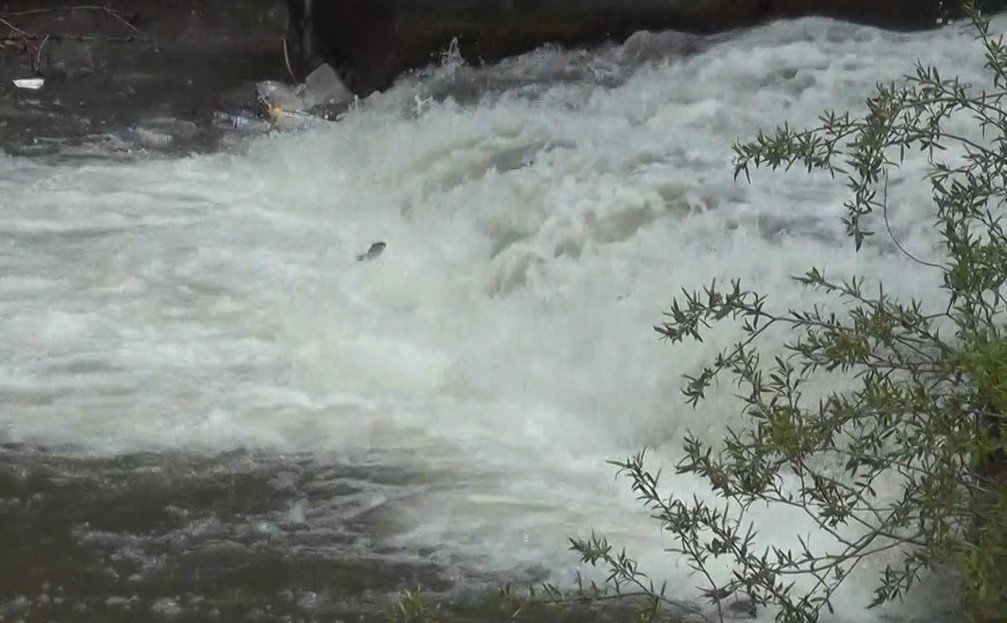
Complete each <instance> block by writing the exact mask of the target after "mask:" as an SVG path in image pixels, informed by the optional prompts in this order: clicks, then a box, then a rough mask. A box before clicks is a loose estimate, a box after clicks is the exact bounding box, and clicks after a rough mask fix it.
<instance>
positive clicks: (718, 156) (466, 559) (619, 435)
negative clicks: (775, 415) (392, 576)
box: [0, 19, 1007, 620]
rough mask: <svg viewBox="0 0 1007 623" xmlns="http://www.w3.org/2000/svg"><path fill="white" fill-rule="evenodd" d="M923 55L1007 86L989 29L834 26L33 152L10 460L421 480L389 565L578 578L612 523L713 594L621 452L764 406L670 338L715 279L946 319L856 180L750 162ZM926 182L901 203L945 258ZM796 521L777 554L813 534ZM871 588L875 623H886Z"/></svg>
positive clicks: (19, 257) (15, 341)
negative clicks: (298, 460) (212, 466)
mask: <svg viewBox="0 0 1007 623" xmlns="http://www.w3.org/2000/svg"><path fill="white" fill-rule="evenodd" d="M1005 25H1007V22H1005V21H1004V20H1002V19H998V20H997V21H996V22H995V23H994V26H995V27H997V28H1000V29H1003V27H1004V26H1005ZM917 59H920V60H922V61H923V62H924V63H934V64H938V65H939V66H941V67H946V68H948V70H949V72H950V71H956V72H958V73H959V74H960V75H961V77H962V78H963V80H965V81H968V82H980V81H981V74H982V65H981V63H982V54H981V53H980V52H979V51H978V48H977V46H976V45H975V44H974V42H973V38H972V35H971V32H970V31H969V30H968V28H966V27H965V26H959V25H955V26H950V27H947V28H944V29H942V30H939V31H935V32H928V33H920V34H894V33H887V32H882V31H879V30H875V29H871V28H865V27H860V26H852V25H846V24H842V23H838V22H834V21H829V20H822V19H806V20H800V21H796V22H781V23H776V24H772V25H769V26H766V27H762V28H758V29H753V30H748V31H744V32H740V33H734V34H730V35H723V36H718V37H715V38H706V39H702V38H692V37H685V36H682V35H675V34H665V35H644V34H641V35H637V36H635V37H634V38H633V39H631V40H630V41H629V42H628V43H627V44H625V45H623V46H609V47H605V48H601V49H597V50H592V51H589V52H576V51H559V50H553V49H544V50H539V51H536V52H534V53H531V54H527V55H525V56H522V57H520V58H517V59H513V60H510V61H506V62H503V63H500V64H497V65H493V66H488V67H472V66H468V65H465V64H463V63H460V62H458V61H457V59H455V58H447V59H446V61H445V62H444V63H443V64H442V65H440V66H438V67H435V68H431V69H429V70H427V71H425V72H421V73H420V74H418V75H415V76H409V77H405V78H403V79H401V80H400V81H399V82H398V83H397V84H396V85H395V86H394V87H393V88H392V89H390V90H389V91H388V92H386V93H384V94H376V95H374V96H372V97H370V98H367V99H365V100H363V101H361V102H360V103H359V104H358V105H357V106H356V107H354V108H353V109H352V110H350V111H349V112H348V113H347V114H345V115H344V116H343V117H342V118H341V119H340V120H339V121H338V122H336V123H321V122H319V123H316V124H309V126H308V127H306V128H301V129H292V130H289V131H286V132H279V133H274V134H271V135H269V136H264V137H259V138H251V139H249V140H248V141H247V142H245V143H243V144H241V145H240V146H239V147H236V148H234V149H229V150H224V151H222V152H220V153H215V154H211V155H199V156H191V157H180V158H164V157H153V156H152V157H149V158H143V157H141V158H138V159H133V160H128V161H125V162H122V161H112V160H101V159H97V160H94V159H89V160H83V161H73V160H71V161H66V162H59V163H53V162H48V161H42V160H32V159H19V158H11V157H2V158H0V316H2V322H0V405H2V410H0V442H2V443H31V444H39V445H41V446H44V447H46V448H49V449H50V450H51V451H61V452H68V453H84V454H88V455H94V456H109V455H118V454H126V453H132V452H137V451H151V452H157V453H172V452H195V453H215V452H226V451H229V450H234V449H237V448H251V449H254V450H255V451H261V452H264V453H273V454H276V455H279V456H284V455H286V454H298V455H299V456H300V455H304V454H309V455H311V456H313V457H317V458H316V460H318V461H323V462H324V461H326V460H338V461H341V462H348V463H356V464H360V465H379V466H385V467H387V466H395V467H403V468H406V469H408V470H410V472H411V473H416V474H420V475H424V477H422V478H419V480H418V481H417V483H416V484H415V486H412V488H409V489H408V490H407V491H406V492H405V493H401V494H399V495H398V497H393V498H390V497H388V495H387V494H386V493H385V492H384V491H383V490H382V489H380V488H379V487H376V488H375V489H374V490H373V491H372V494H371V495H370V497H368V499H367V501H366V502H364V504H365V505H369V507H375V508H376V507H382V508H384V509H385V510H384V514H383V522H384V523H383V527H382V530H381V531H380V535H379V537H376V539H377V541H376V543H375V545H374V546H375V549H376V550H379V549H381V548H382V547H394V548H398V551H415V552H423V554H422V555H423V556H425V557H427V558H429V559H431V560H434V561H436V562H438V563H439V564H444V565H447V566H450V565H458V566H461V567H468V568H475V569H479V570H481V571H485V572H487V573H494V572H499V573H504V574H506V573H525V572H526V571H527V570H529V569H532V570H535V569H538V570H545V572H546V573H548V574H549V577H551V578H552V579H556V580H557V581H560V582H566V581H569V579H570V577H571V575H572V572H573V571H574V570H575V568H576V567H575V562H576V561H575V560H574V558H573V557H571V555H570V554H569V553H567V552H566V551H565V549H566V540H565V538H566V536H567V535H568V534H584V533H586V532H587V531H589V530H591V529H596V530H598V531H600V532H603V533H606V534H608V535H610V536H611V537H612V540H613V541H615V542H617V543H620V544H624V545H626V546H627V547H629V549H630V550H633V551H636V552H638V553H639V554H640V557H641V558H642V559H643V560H644V561H645V563H646V564H647V565H648V568H649V569H650V570H651V571H653V572H654V573H655V575H657V576H663V577H668V578H671V579H672V580H673V582H676V583H678V585H679V586H681V590H678V591H676V592H678V593H680V594H681V595H683V596H689V595H691V590H690V588H689V586H690V585H691V583H692V580H689V579H687V578H686V567H685V565H683V564H681V563H680V562H676V561H673V560H669V559H668V557H667V556H665V555H664V554H662V553H661V552H660V551H659V547H660V543H661V541H660V535H659V534H658V533H657V530H656V527H655V526H654V525H653V524H652V522H649V521H648V520H647V519H646V517H645V516H644V515H643V514H641V512H640V510H639V509H638V508H637V506H636V504H635V503H634V501H633V499H632V496H631V495H630V493H629V492H628V490H627V487H626V486H625V483H624V482H616V481H615V480H614V479H613V475H614V473H613V470H612V468H611V467H610V466H608V465H606V463H605V461H606V460H609V459H621V458H624V457H626V456H627V455H629V454H631V453H635V452H636V451H637V450H639V449H640V448H642V447H643V446H645V445H646V446H650V447H651V448H652V450H651V456H652V458H653V460H654V465H655V466H658V465H662V464H663V465H666V466H667V465H669V464H671V463H672V462H673V461H674V460H675V457H676V456H677V452H678V449H679V447H680V444H681V440H682V436H683V434H684V433H685V432H686V431H687V430H691V431H693V432H695V433H697V434H699V435H701V436H702V437H704V438H705V439H707V440H711V441H714V440H716V439H718V438H719V437H720V435H722V433H723V430H724V427H725V426H726V425H728V424H729V423H730V422H731V421H732V420H733V414H734V413H736V411H737V409H736V403H735V402H734V400H733V398H732V396H731V392H732V389H731V388H730V387H724V386H721V387H719V388H718V389H717V390H716V392H714V394H713V395H712V396H711V398H710V399H709V400H707V401H705V402H703V403H701V404H700V405H699V408H698V409H696V410H692V409H691V408H689V407H687V406H686V405H685V403H684V401H683V398H682V396H681V393H680V388H681V376H682V374H685V373H688V372H691V371H694V370H696V368H697V367H698V366H699V365H700V364H702V363H703V362H704V361H705V360H706V359H707V358H708V357H710V355H711V354H712V353H714V352H715V349H716V348H718V347H721V346H724V345H726V344H728V343H730V341H731V340H732V338H733V337H734V335H733V334H732V332H731V331H730V330H719V331H718V330H715V331H713V332H712V333H711V334H710V336H709V339H707V340H706V342H705V343H703V344H693V343H689V344H685V345H681V346H675V347H672V346H669V345H668V344H666V343H662V342H661V341H659V339H658V336H657V334H656V333H655V332H654V331H653V329H652V326H653V325H655V324H657V323H659V322H660V321H661V319H662V316H661V313H662V311H663V310H665V309H666V308H667V307H668V305H669V304H670V303H671V301H672V299H673V298H674V297H675V296H676V295H677V294H678V292H679V291H680V290H681V289H682V288H688V289H692V288H696V287H700V286H702V285H704V284H706V283H709V282H710V280H711V279H713V278H717V279H718V280H727V279H730V278H734V277H738V278H741V279H742V280H743V281H744V282H745V283H746V284H748V285H750V286H751V287H754V288H757V289H759V290H761V291H762V292H765V293H766V294H768V295H769V297H770V301H771V303H772V304H773V305H776V306H779V307H781V308H782V307H786V306H793V305H802V304H806V303H807V302H808V301H809V298H808V295H807V293H805V292H802V291H801V290H800V289H799V288H798V287H797V286H795V285H794V284H793V283H792V282H791V281H790V276H791V275H793V274H797V273H800V272H803V271H804V270H805V269H806V268H807V267H809V266H811V265H818V266H824V267H826V268H828V269H830V271H832V272H833V273H836V274H865V275H868V276H870V277H871V278H873V279H877V278H879V277H880V278H882V279H884V280H885V282H886V286H887V287H886V289H887V290H888V292H890V293H891V294H897V295H902V296H918V297H921V298H923V299H924V300H932V296H933V292H934V286H935V284H936V283H937V276H936V275H935V274H933V272H932V271H928V270H927V269H926V268H925V267H921V266H918V265H914V264H912V263H910V262H907V261H904V260H903V259H902V257H901V256H900V255H898V254H897V253H896V252H895V251H894V249H892V248H891V246H890V245H887V244H885V243H884V241H883V240H880V239H879V240H878V241H877V242H876V243H872V244H870V245H868V246H867V247H866V248H865V250H864V251H862V252H860V253H859V254H856V253H854V251H853V245H852V244H851V242H850V241H849V240H848V239H846V238H845V237H844V235H843V232H842V227H841V225H840V223H839V219H840V217H841V216H842V214H843V207H842V203H843V200H844V198H845V191H844V189H843V185H842V181H841V180H838V181H833V180H830V179H829V178H828V177H824V176H813V177H810V178H809V177H808V176H806V175H805V174H804V173H803V172H798V173H790V174H771V173H768V172H759V173H757V174H756V175H755V176H754V179H753V183H751V184H748V183H746V182H745V181H744V180H741V181H735V180H734V177H733V170H732V166H731V159H732V151H731V146H732V144H733V143H734V141H736V140H737V139H738V138H742V139H746V138H751V137H753V136H754V135H755V133H756V132H757V131H758V130H759V129H760V128H764V129H770V128H772V127H773V126H775V125H776V124H777V123H780V122H784V121H786V122H788V123H790V124H791V125H793V126H805V125H809V124H813V123H814V122H815V120H816V118H817V116H818V114H819V113H820V112H821V111H822V110H823V109H826V108H834V109H838V110H845V109H849V108H853V109H857V110H859V109H861V108H862V106H861V103H862V100H863V99H864V97H865V96H866V95H868V94H869V93H870V92H871V90H872V89H873V86H874V84H875V83H876V82H878V81H887V80H892V79H897V78H899V77H900V76H901V75H903V74H905V73H907V72H908V71H910V70H911V69H912V65H913V63H914V62H915V61H916V60H917ZM922 170H923V169H922V164H921V163H918V162H917V163H913V164H911V165H910V166H909V167H908V168H907V169H906V171H905V172H904V176H903V177H900V178H893V179H892V180H891V184H890V191H889V192H890V197H891V203H892V219H893V226H894V228H895V230H896V232H897V233H898V235H899V237H900V239H901V241H902V243H903V245H904V246H906V247H907V248H909V249H911V250H913V251H914V252H915V253H917V254H918V255H920V256H924V257H926V256H928V255H929V254H933V253H934V252H935V250H936V243H937V235H936V233H935V231H934V230H933V227H932V225H931V221H930V219H929V210H930V204H929V201H928V196H927V192H926V188H925V186H923V185H921V184H920V183H919V182H918V180H919V174H920V173H921V172H922ZM375 241H384V242H386V243H387V248H386V250H385V251H384V253H383V254H382V255H381V257H380V258H378V259H376V260H374V261H371V262H357V261H356V256H357V255H358V254H360V253H362V252H364V251H366V250H367V249H368V247H369V246H370V245H371V244H372V243H373V242H375ZM669 486H674V487H675V488H674V490H675V491H676V492H677V493H679V494H683V495H691V493H692V492H693V491H697V492H698V491H701V490H702V489H701V487H700V486H699V485H698V484H697V483H693V482H690V481H685V480H678V481H674V480H672V481H669ZM326 512H327V510H326V507H325V505H324V504H321V505H316V506H314V507H312V506H311V505H310V504H308V505H307V506H305V505H304V504H301V505H300V506H297V507H296V508H293V507H292V508H291V513H293V514H295V515H297V516H298V517H299V518H301V519H302V520H303V521H305V522H306V523H307V524H308V525H309V526H310V525H311V524H312V522H313V521H318V522H325V521H327V520H328V519H327V517H326ZM767 517H768V518H769V519H770V521H769V522H768V524H766V526H765V528H764V530H763V534H764V535H765V536H766V537H769V538H779V539H782V540H784V541H786V540H787V539H789V542H793V537H794V534H795V533H797V532H799V531H800V530H802V529H807V526H806V525H804V526H802V525H801V524H791V523H787V522H780V521H773V520H772V519H773V516H772V515H769V516H767ZM431 552H432V553H431ZM535 573H539V572H535ZM540 575H541V573H540ZM522 577H523V576H522ZM872 580H873V578H872V577H866V578H864V579H863V581H862V582H861V583H855V586H854V587H853V589H852V590H851V591H849V592H848V593H846V594H844V597H843V601H842V605H843V607H842V608H840V610H841V615H842V619H843V620H847V619H848V620H872V619H871V616H873V615H869V614H866V613H862V612H861V610H860V606H862V605H863V604H865V603H867V602H868V601H869V587H870V583H871V581H872Z"/></svg>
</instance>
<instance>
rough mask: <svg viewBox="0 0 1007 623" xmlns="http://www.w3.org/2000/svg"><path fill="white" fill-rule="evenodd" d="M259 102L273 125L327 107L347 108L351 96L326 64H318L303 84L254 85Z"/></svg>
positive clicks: (351, 98) (306, 115)
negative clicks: (283, 119) (284, 119)
mask: <svg viewBox="0 0 1007 623" xmlns="http://www.w3.org/2000/svg"><path fill="white" fill-rule="evenodd" d="M256 89H257V91H258V97H259V101H260V102H261V103H262V104H263V105H264V106H265V108H266V110H267V111H268V113H269V118H270V119H272V120H273V122H274V123H277V122H279V121H280V120H281V119H282V118H283V117H295V118H296V117H306V118H310V117H312V116H313V112H317V111H318V109H319V108H324V107H326V106H337V107H338V106H348V105H349V104H350V102H352V101H353V93H352V92H351V91H350V90H349V89H348V88H347V87H346V85H345V84H344V83H343V81H342V80H341V79H340V78H339V74H337V73H336V70H334V69H333V68H332V67H330V66H329V65H324V64H323V65H321V66H320V67H318V68H317V69H316V70H315V71H313V72H311V74H310V75H309V76H308V77H307V78H306V79H305V81H304V83H303V84H298V85H294V86H290V85H287V84H284V83H282V82H275V81H272V80H267V81H265V82H260V83H258V84H257V85H256Z"/></svg>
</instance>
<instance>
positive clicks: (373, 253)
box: [357, 242, 388, 262]
mask: <svg viewBox="0 0 1007 623" xmlns="http://www.w3.org/2000/svg"><path fill="white" fill-rule="evenodd" d="M386 246H388V245H386V244H385V243H383V242H375V243H374V244H372V245H371V248H370V249H367V251H366V252H364V253H361V254H360V255H358V256H357V261H358V262H369V261H371V260H373V259H375V258H377V257H378V256H380V255H381V253H382V252H383V251H384V250H385V247H386Z"/></svg>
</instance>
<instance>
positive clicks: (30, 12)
mask: <svg viewBox="0 0 1007 623" xmlns="http://www.w3.org/2000/svg"><path fill="white" fill-rule="evenodd" d="M78 11H95V12H98V13H106V14H108V15H111V16H112V17H114V18H115V19H117V20H118V21H120V22H122V23H123V24H125V25H126V27H127V28H129V29H130V30H132V31H133V32H135V33H137V34H140V29H139V28H137V27H136V26H134V25H133V24H131V23H130V22H129V20H128V19H126V18H125V17H123V16H122V14H120V13H119V12H118V11H116V10H114V9H111V8H109V7H107V6H93V5H81V6H59V7H52V8H47V9H28V10H25V11H15V12H13V13H5V15H6V16H7V17H26V16H28V15H45V14H48V13H71V12H78Z"/></svg>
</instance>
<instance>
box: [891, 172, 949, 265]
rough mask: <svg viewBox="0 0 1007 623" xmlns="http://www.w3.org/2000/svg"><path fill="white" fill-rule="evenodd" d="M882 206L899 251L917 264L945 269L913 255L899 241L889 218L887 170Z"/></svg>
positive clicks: (893, 240) (892, 237)
mask: <svg viewBox="0 0 1007 623" xmlns="http://www.w3.org/2000/svg"><path fill="white" fill-rule="evenodd" d="M881 208H882V214H883V215H884V217H885V229H887V230H888V237H889V238H891V239H892V242H894V243H895V246H896V247H898V248H899V251H902V253H903V254H905V256H906V257H908V258H909V259H911V260H912V261H914V262H916V263H917V264H922V265H923V266H929V267H930V268H936V269H938V270H944V267H943V266H941V265H940V264H934V263H933V262H926V261H923V260H921V259H919V258H918V257H916V256H915V255H913V254H912V253H910V252H909V251H906V248H905V247H903V246H902V243H901V242H899V239H898V238H896V237H895V232H893V231H892V224H891V222H890V221H889V220H888V173H887V172H885V195H884V199H883V200H882V202H881Z"/></svg>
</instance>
